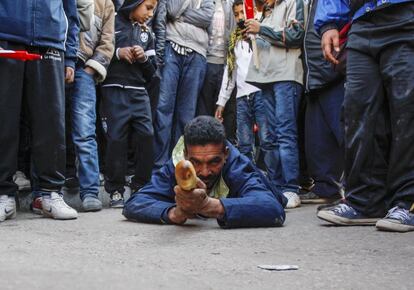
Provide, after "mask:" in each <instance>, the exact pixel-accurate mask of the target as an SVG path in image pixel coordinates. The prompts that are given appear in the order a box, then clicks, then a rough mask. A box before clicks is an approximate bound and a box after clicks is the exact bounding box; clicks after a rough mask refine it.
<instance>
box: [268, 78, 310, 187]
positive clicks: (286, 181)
mask: <svg viewBox="0 0 414 290" xmlns="http://www.w3.org/2000/svg"><path fill="white" fill-rule="evenodd" d="M262 94H263V99H264V103H265V107H266V116H267V118H266V119H267V122H268V125H269V130H268V131H267V134H268V135H267V138H269V139H270V146H269V147H267V148H265V149H264V150H265V152H266V153H265V157H264V162H265V164H266V168H267V169H268V177H269V179H270V181H271V182H272V184H273V185H274V186H275V187H276V188H278V189H279V190H280V191H281V192H286V191H292V192H296V193H298V192H299V184H298V178H299V149H298V128H297V117H298V116H297V114H298V109H299V101H300V97H301V95H302V86H301V85H300V84H298V83H296V82H293V81H284V82H276V83H273V84H271V85H270V86H268V87H266V88H265V89H264V90H263V92H262Z"/></svg>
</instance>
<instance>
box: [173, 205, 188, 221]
mask: <svg viewBox="0 0 414 290" xmlns="http://www.w3.org/2000/svg"><path fill="white" fill-rule="evenodd" d="M168 218H169V219H170V221H171V222H173V223H174V224H177V225H182V224H184V223H185V222H186V221H187V218H188V217H187V215H186V214H185V212H183V211H182V210H181V209H180V208H179V207H173V208H171V209H170V210H169V211H168Z"/></svg>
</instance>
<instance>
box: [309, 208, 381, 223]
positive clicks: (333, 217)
mask: <svg viewBox="0 0 414 290" xmlns="http://www.w3.org/2000/svg"><path fill="white" fill-rule="evenodd" d="M317 216H318V218H320V219H322V220H324V221H327V222H330V223H333V224H335V225H341V226H358V225H360V226H363V225H375V223H376V222H377V221H378V219H379V218H370V217H366V216H364V215H362V214H361V213H360V212H358V211H357V210H356V209H354V208H353V207H351V206H349V205H348V204H346V203H340V204H338V205H336V206H333V207H330V208H326V209H322V210H320V211H318V213H317Z"/></svg>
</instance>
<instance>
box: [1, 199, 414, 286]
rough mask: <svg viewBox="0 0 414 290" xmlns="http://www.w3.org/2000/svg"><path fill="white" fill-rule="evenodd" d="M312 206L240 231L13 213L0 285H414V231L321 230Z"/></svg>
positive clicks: (113, 215)
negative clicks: (274, 268) (276, 223)
mask: <svg viewBox="0 0 414 290" xmlns="http://www.w3.org/2000/svg"><path fill="white" fill-rule="evenodd" d="M314 212H315V207H314V206H306V207H302V208H300V209H297V210H291V211H290V212H288V219H287V222H286V225H285V227H283V228H269V229H238V230H221V229H219V228H218V226H217V224H216V223H215V221H213V220H211V221H208V222H205V221H198V222H193V223H192V224H190V225H187V226H183V227H178V226H158V225H146V224H137V223H132V222H127V221H125V220H124V218H123V217H122V216H121V211H120V210H114V209H105V210H103V211H102V212H99V213H81V214H80V217H79V219H78V220H75V221H54V220H51V219H47V218H43V217H38V216H34V215H32V214H30V213H19V215H18V218H17V220H12V221H7V222H5V223H2V224H0V283H1V284H0V289H2V290H4V289H75V290H81V289H88V290H89V289H220V290H221V289H413V285H414V275H413V258H414V232H412V233H407V234H393V233H383V232H378V231H376V230H375V228H373V227H354V228H338V227H332V226H322V222H320V221H319V220H317V218H316V217H315V215H314ZM258 264H296V265H298V266H299V270H297V271H288V272H270V271H265V270H261V269H258V268H257V265H258Z"/></svg>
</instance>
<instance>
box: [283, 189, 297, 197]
mask: <svg viewBox="0 0 414 290" xmlns="http://www.w3.org/2000/svg"><path fill="white" fill-rule="evenodd" d="M283 194H284V195H285V197H286V198H287V199H291V198H294V197H296V193H294V192H289V191H287V192H284V193H283Z"/></svg>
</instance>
